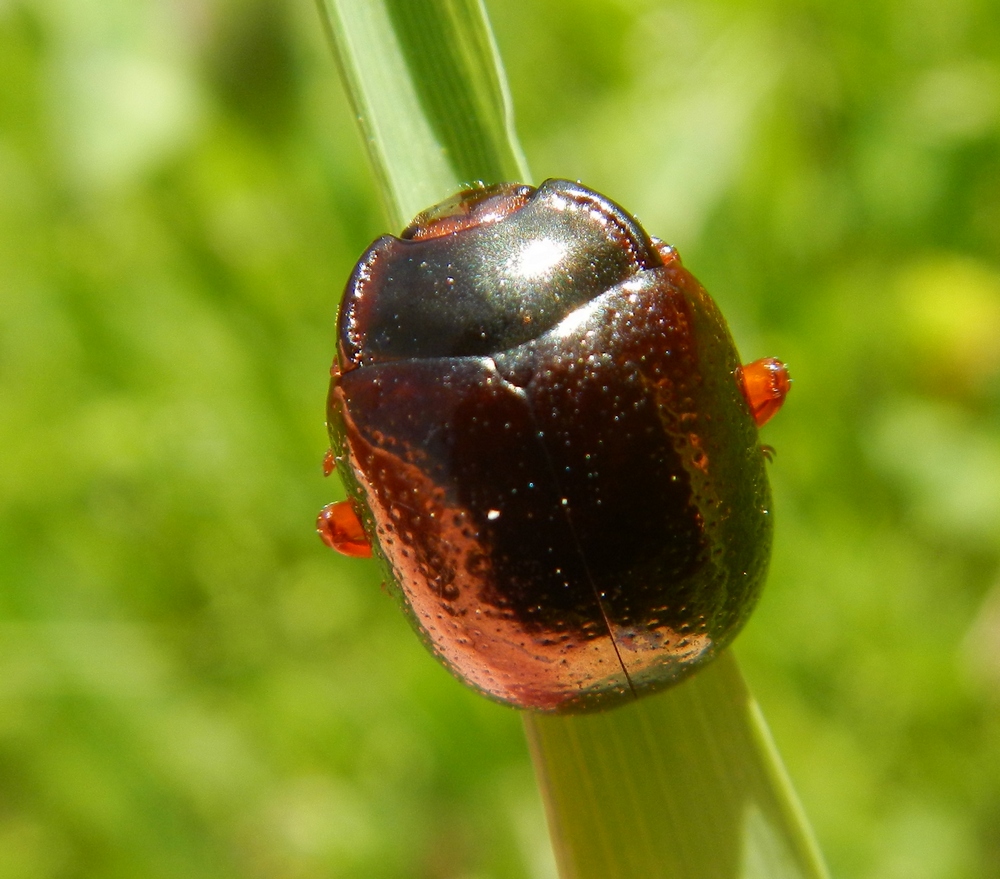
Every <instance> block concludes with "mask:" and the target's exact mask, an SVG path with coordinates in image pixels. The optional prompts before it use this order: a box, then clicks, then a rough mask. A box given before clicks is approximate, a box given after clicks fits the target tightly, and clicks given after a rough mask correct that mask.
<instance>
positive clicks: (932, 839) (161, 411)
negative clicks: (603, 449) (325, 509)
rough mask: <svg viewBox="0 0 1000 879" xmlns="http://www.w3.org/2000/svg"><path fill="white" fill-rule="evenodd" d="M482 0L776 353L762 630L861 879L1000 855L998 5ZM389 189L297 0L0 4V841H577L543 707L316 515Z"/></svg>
mask: <svg viewBox="0 0 1000 879" xmlns="http://www.w3.org/2000/svg"><path fill="white" fill-rule="evenodd" d="M488 6H489V9H490V13H491V15H492V17H493V20H494V25H495V28H496V32H497V39H498V42H499V45H500V48H501V51H502V53H503V55H504V57H505V61H506V64H507V68H508V73H509V76H510V80H511V88H512V91H513V94H514V99H515V103H516V108H517V116H518V121H519V128H520V132H521V135H522V139H523V143H524V147H525V151H526V153H527V155H528V158H529V161H530V163H531V165H532V167H533V169H534V172H535V174H536V178H537V179H538V180H540V179H542V178H543V177H545V176H550V175H558V176H565V177H573V178H579V179H582V180H583V181H585V182H587V183H588V184H589V185H591V186H594V187H595V188H598V189H600V190H602V191H605V192H607V193H608V194H610V195H611V196H612V197H614V198H616V199H617V200H619V201H621V202H622V203H624V204H625V205H627V206H628V207H629V208H630V209H632V210H633V211H635V212H636V213H637V214H638V215H639V217H640V218H641V219H642V221H643V222H644V224H645V225H646V226H647V228H648V229H649V230H650V231H651V232H652V233H654V234H656V235H659V236H661V237H663V238H665V239H667V240H669V241H671V242H672V243H674V244H676V245H677V246H678V247H679V249H680V250H681V253H682V254H683V255H684V258H685V262H686V263H687V264H688V265H689V266H690V267H691V268H692V269H693V270H694V271H695V273H696V274H697V275H698V276H699V277H700V278H701V279H702V281H703V282H704V283H705V284H706V286H707V287H708V288H709V289H710V290H711V291H713V293H714V294H715V296H716V298H717V299H718V301H719V302H720V304H721V305H722V307H723V310H724V311H725V312H726V313H727V315H728V316H729V318H730V321H731V324H732V327H733V331H734V334H735V336H736V338H737V340H738V342H739V344H740V347H741V350H742V352H743V354H744V358H745V359H747V360H750V359H753V358H756V357H759V356H764V355H778V356H780V357H782V358H784V359H785V360H786V361H788V362H789V363H790V364H791V368H792V370H793V374H794V376H795V380H796V384H795V387H794V391H793V394H792V395H791V397H790V398H789V401H788V404H787V406H786V408H785V410H784V411H783V412H782V413H781V415H780V417H779V418H777V419H776V420H775V421H774V422H773V423H772V424H771V425H769V426H768V427H767V428H766V430H765V432H764V441H765V442H768V443H770V444H772V445H773V446H775V447H776V449H777V458H776V460H775V462H774V464H773V466H772V467H771V473H772V476H773V480H774V486H775V494H776V501H775V508H776V511H777V529H778V534H777V545H776V550H775V558H774V563H773V571H772V576H771V579H770V584H769V587H768V590H767V592H766V594H765V596H764V598H763V601H762V603H761V605H760V608H759V610H758V612H757V614H756V616H755V617H754V619H753V620H752V621H751V623H750V624H749V626H748V627H747V629H746V631H745V632H744V634H743V635H742V636H741V637H740V639H739V641H738V644H737V652H738V653H739V655H740V657H741V659H742V663H743V666H744V669H745V672H746V675H747V677H748V678H749V680H750V682H751V685H752V687H753V689H754V691H755V692H756V694H757V696H758V698H759V700H760V702H761V703H762V705H763V708H764V710H765V713H766V714H767V716H768V718H769V719H770V722H771V725H772V727H773V731H774V734H775V738H776V739H777V742H778V744H779V747H780V748H781V750H782V752H783V754H784V756H785V758H786V761H787V763H788V766H789V769H790V772H791V775H792V776H793V778H794V780H795V782H796V785H797V787H798V790H799V792H800V794H801V797H802V799H803V801H804V803H805V806H806V808H807V811H808V812H809V814H810V815H811V817H812V819H813V821H814V824H815V827H816V830H817V833H818V836H819V839H820V842H821V844H822V846H823V848H824V850H825V852H826V855H827V857H828V859H829V862H830V865H831V867H832V869H833V872H834V874H835V876H836V877H838V879H924V877H926V879H958V877H975V879H985V877H996V876H1000V585H998V583H1000V577H998V562H1000V149H998V148H1000V12H998V10H997V7H996V5H995V4H994V3H993V2H991V0H952V2H949V3H948V4H946V5H942V4H940V3H933V2H930V0H880V2H873V3H864V2H843V0H786V2H783V3H775V2H768V0H729V2H726V0H699V2H694V0H685V2H665V0H664V2H654V0H628V2H625V0H572V2H568V0H532V2H531V3H523V2H519V0H489V2H488ZM373 192H374V190H373V185H372V178H371V175H370V173H369V171H368V169H367V167H366V164H365V161H364V157H363V155H362V153H361V150H360V146H359V138H358V136H357V133H356V131H355V129H354V127H353V120H352V116H351V113H350V111H349V109H348V107H347V105H346V103H345V100H344V97H343V94H342V92H341V90H340V86H339V83H338V82H337V79H336V74H335V68H334V65H333V62H332V60H331V57H330V54H329V51H328V49H327V47H326V46H325V44H324V41H323V38H322V33H321V28H320V23H319V18H318V15H317V14H316V11H315V9H314V8H313V7H312V5H311V4H310V3H309V2H306V0H300V2H295V3H293V2H290V0H243V2H238V0H199V2H195V0H0V877H3V879H8V877H10V879H13V877H17V879H29V877H30V879H43V877H45V879H48V877H67V879H68V877H87V879H105V877H107V879H110V877H129V879H139V877H165V879H166V877H171V879H172V877H177V876H184V877H189V879H194V877H213V879H220V877H222V879H225V877H240V879H244V877H248V879H249V877H269V879H283V877H288V879H292V877H295V879H299V877H302V879H306V877H367V879H379V877H387V879H388V877H417V879H480V877H483V879H485V877H532V879H549V877H551V876H552V875H553V873H552V869H553V868H552V862H551V858H550V856H549V855H548V854H547V853H546V837H545V830H544V819H543V815H542V810H541V806H540V803H539V800H538V795H537V792H536V791H535V789H534V781H533V777H532V773H531V768H530V765H529V763H528V757H527V753H526V750H525V745H524V742H523V737H522V732H521V726H520V722H519V719H518V716H517V715H516V714H515V713H514V712H512V711H509V710H507V709H504V708H502V707H499V706H496V705H493V704H490V703H487V702H486V701H484V700H482V699H480V698H478V697H476V696H475V695H473V694H472V693H469V692H467V691H466V690H464V689H463V688H462V687H461V686H460V685H459V684H457V683H455V682H454V681H453V680H452V679H451V678H450V677H449V676H448V675H447V674H446V673H445V672H444V671H442V670H441V669H440V668H439V667H438V666H437V665H436V663H434V662H433V661H432V660H431V659H430V658H429V657H428V656H427V655H426V654H425V653H424V652H423V649H422V648H421V647H420V646H419V644H418V643H417V641H416V639H415V638H414V637H413V636H412V634H411V633H410V632H409V630H408V629H407V627H406V624H405V622H404V620H403V618H402V616H401V615H399V614H398V612H397V611H396V609H395V608H394V607H393V606H392V604H391V602H390V600H389V599H388V598H387V597H386V595H385V594H384V593H383V592H382V591H381V590H380V589H379V577H378V574H377V572H376V571H375V569H374V567H373V566H372V565H370V564H368V563H364V562H350V561H346V560H342V559H340V558H337V557H335V556H334V555H333V554H332V553H330V552H329V551H327V550H325V549H324V548H323V547H322V546H321V544H320V543H319V541H318V540H317V538H316V536H315V534H314V533H313V521H314V517H315V514H316V512H317V511H318V510H319V508H320V506H321V505H322V504H323V503H325V502H327V501H329V500H332V499H334V498H336V497H338V496H340V495H341V491H340V487H339V486H337V485H335V484H333V481H324V480H323V478H322V475H321V470H320V461H321V458H322V455H323V452H324V450H325V448H326V444H325V437H324V428H323V408H324V398H325V392H326V383H327V370H328V367H329V363H330V360H331V358H332V353H333V324H334V314H335V308H336V304H337V300H338V297H339V295H340V291H341V289H342V285H343V282H344V280H345V278H346V276H347V274H348V272H349V270H350V268H351V266H352V264H353V262H354V260H355V258H356V257H357V256H358V255H359V254H360V252H361V251H362V250H363V249H364V247H365V246H366V245H367V243H368V242H369V240H371V239H372V238H374V237H375V236H376V235H378V234H381V233H382V232H383V231H386V227H385V221H384V219H383V215H382V213H381V208H380V205H379V203H378V200H377V198H376V197H375V195H374V194H373Z"/></svg>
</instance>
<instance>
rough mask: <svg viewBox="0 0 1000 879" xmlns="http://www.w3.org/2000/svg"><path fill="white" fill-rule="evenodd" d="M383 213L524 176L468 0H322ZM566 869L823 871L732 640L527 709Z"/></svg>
mask: <svg viewBox="0 0 1000 879" xmlns="http://www.w3.org/2000/svg"><path fill="white" fill-rule="evenodd" d="M319 6H320V9H321V11H322V13H323V14H324V19H325V21H326V23H327V26H328V30H329V34H330V38H331V41H332V43H333V46H334V50H335V53H336V56H337V59H338V63H339V65H340V69H341V73H342V75H343V78H344V83H345V85H346V87H347V90H348V92H349V94H350V97H351V101H352V103H353V105H354V108H355V111H356V113H357V117H358V122H359V125H360V127H361V131H362V134H363V136H364V138H365V144H366V146H367V148H368V152H369V156H370V158H371V161H372V167H373V168H374V169H375V173H376V175H377V177H378V180H379V184H380V187H381V191H382V194H383V197H384V198H385V201H386V204H387V207H388V211H389V215H390V219H391V221H392V223H393V224H394V226H395V227H396V229H397V230H398V229H400V228H402V227H403V226H404V225H405V224H406V223H407V222H408V221H409V220H410V219H411V218H412V217H413V216H414V215H415V214H417V213H419V212H420V211H421V210H423V209H424V208H426V207H428V206H430V205H432V204H435V203H437V202H439V201H441V200H443V199H444V198H446V197H448V196H450V195H452V194H453V193H454V192H456V191H458V190H459V189H461V188H463V187H464V186H466V185H468V184H469V183H472V182H474V181H476V180H482V181H484V182H499V181H502V180H523V181H527V180H529V179H530V178H529V176H528V172H527V168H526V166H525V162H524V159H523V155H522V153H521V149H520V147H519V146H518V144H517V139H516V136H515V133H514V128H513V124H512V112H511V104H510V97H509V94H508V92H507V87H506V81H505V79H504V74H503V70H502V68H501V65H500V59H499V56H498V54H497V51H496V46H495V44H494V41H493V37H492V33H491V32H490V29H489V24H488V22H487V19H486V13H485V10H484V8H483V5H482V3H481V2H480V0H420V2H414V0H366V2H361V0H319ZM524 724H525V729H526V731H527V735H528V740H529V743H530V747H531V754H532V757H533V759H534V763H535V769H536V772H537V774H538V778H539V782H540V784H541V788H542V793H543V796H544V798H545V802H546V808H547V811H548V817H549V826H550V830H551V832H552V836H553V845H554V847H555V851H556V857H557V860H558V863H559V866H560V871H561V874H562V875H563V877H565V879H570V877H572V879H589V877H594V879H597V877H600V879H613V877H630V879H631V877H638V876H642V877H660V876H669V877H686V879H709V877H712V879H735V877H743V879H756V877H760V879H822V877H825V876H826V872H825V869H824V867H823V864H822V859H821V857H820V855H819V853H818V850H817V848H816V845H815V842H814V841H813V838H812V834H811V832H810V830H809V827H808V824H807V822H806V820H805V818H804V816H803V813H802V811H801V809H800V808H799V806H798V803H797V801H796V798H795V795H794V792H793V790H792V788H791V785H790V784H789V782H788V778H787V776H786V775H785V771H784V769H783V767H782V765H781V760H780V758H779V757H778V754H777V752H776V751H775V749H774V745H773V743H772V742H771V738H770V734H769V733H768V731H767V726H766V724H765V723H764V719H763V717H762V716H761V714H760V711H759V709H758V708H757V705H756V703H755V702H754V701H753V699H752V698H751V697H750V694H749V692H748V691H747V689H746V685H745V684H744V683H743V679H742V677H741V676H740V673H739V670H738V668H737V666H736V662H735V660H734V659H733V657H732V655H731V654H730V653H725V654H723V655H722V656H721V657H719V658H718V659H717V660H716V662H715V663H714V665H712V666H710V667H708V668H707V669H705V670H703V671H701V672H699V673H698V674H696V675H695V676H694V677H692V678H691V679H689V680H687V681H686V682H684V683H683V684H681V685H679V686H677V687H675V688H673V689H672V690H668V691H666V692H664V693H661V694H659V695H656V696H653V697H649V698H646V699H644V700H641V701H639V702H637V703H636V704H634V705H632V706H628V707H625V708H621V709H618V710H616V711H612V712H607V713H599V714H590V715H570V716H551V715H531V714H525V715H524Z"/></svg>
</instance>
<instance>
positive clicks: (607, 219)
mask: <svg viewBox="0 0 1000 879" xmlns="http://www.w3.org/2000/svg"><path fill="white" fill-rule="evenodd" d="M739 366H740V362H739V358H738V356H737V353H736V349H735V347H734V345H733V342H732V340H731V338H730V336H729V333H728V330H727V328H726V325H725V322H724V320H723V319H722V316H721V315H720V314H719V311H718V309H717V308H716V306H715V304H714V303H713V302H712V300H711V299H710V297H709V296H708V294H707V293H705V291H704V290H703V289H702V288H701V286H700V285H699V284H698V282H697V281H696V280H695V279H694V278H693V277H692V275H691V274H690V273H688V272H687V271H686V270H685V269H684V268H683V266H682V265H681V263H680V260H679V259H678V258H677V257H676V254H675V253H674V252H673V251H672V250H671V249H670V248H669V247H666V246H665V245H662V244H660V243H659V242H654V241H652V240H651V239H650V238H649V237H648V236H647V235H646V233H645V232H644V231H643V230H642V229H641V227H640V226H639V225H638V224H637V223H636V221H635V220H634V219H633V218H632V217H630V216H629V215H628V214H626V213H625V212H624V211H623V210H622V209H621V208H619V207H618V206H617V205H615V204H614V203H613V202H611V201H609V200H608V199H606V198H604V197H603V196H601V195H599V194H597V193H595V192H593V191H592V190H589V189H586V188H585V187H583V186H580V185H578V184H575V183H570V182H568V181H562V180H550V181H547V182H546V183H544V184H543V185H542V186H541V187H539V188H538V189H537V190H535V189H532V188H531V187H526V186H523V185H513V184H510V185H503V186H499V187H492V188H488V189H479V190H472V191H470V192H466V193H461V194H459V196H457V197H456V198H455V199H452V200H450V201H449V202H446V203H444V204H443V205H441V206H438V207H437V208H434V209H432V210H431V211H429V212H427V213H425V214H423V215H421V217H418V218H417V220H415V221H414V223H413V224H411V226H410V227H408V229H407V230H406V231H405V232H404V237H403V238H394V237H391V236H386V237H384V238H381V239H379V240H378V241H376V242H375V243H374V244H373V245H372V246H371V248H370V249H369V251H368V252H367V253H366V254H365V256H364V257H362V259H361V261H360V262H359V264H358V267H357V268H356V269H355V272H354V274H353V276H352V278H351V280H350V282H349V284H348V287H347V291H346V293H345V296H344V301H343V304H342V306H341V314H340V322H339V327H338V355H337V363H336V364H335V369H334V370H333V380H332V382H331V388H330V396H329V406H328V417H329V426H330V435H331V440H332V444H333V449H334V453H335V459H336V464H337V469H338V471H339V472H340V474H341V476H342V477H343V479H344V481H345V483H346V485H347V488H348V492H349V494H350V496H351V498H352V499H353V502H354V503H355V505H356V506H357V507H358V508H360V509H361V510H362V511H363V515H362V519H363V523H364V526H365V531H366V533H367V534H368V536H369V538H370V539H371V540H372V543H373V548H374V551H375V554H376V556H377V557H378V558H379V559H380V560H381V561H382V563H383V566H384V570H385V574H386V579H387V583H388V585H389V588H390V590H391V591H393V592H394V594H395V595H396V596H397V598H398V599H399V600H400V603H401V604H402V606H403V608H404V610H405V611H406V613H407V614H408V616H409V617H410V619H411V621H412V622H413V624H414V626H415V628H416V629H417V631H418V632H419V633H420V635H421V637H422V638H423V639H424V641H425V642H426V644H427V645H428V646H429V647H430V649H431V650H432V651H433V652H434V653H435V654H436V655H437V656H438V657H439V658H440V659H441V660H442V661H443V662H444V663H445V665H446V666H447V667H448V668H449V669H450V670H451V671H452V672H453V673H454V674H455V675H456V676H458V677H459V678H460V679H462V680H464V681H465V682H466V683H468V684H470V685H472V686H473V687H475V688H477V689H478V690H480V691H482V692H483V693H485V694H487V695H488V696H491V697H493V698H495V699H498V700H501V701H504V702H508V703H511V704H514V705H517V706H519V707H524V708H531V709H535V710H551V711H567V710H587V709H591V708H595V707H606V706H610V705H614V704H617V703H620V702H623V701H627V700H629V699H632V698H634V697H635V696H636V695H638V694H641V693H644V692H649V691H653V690H657V689H661V688H663V687H665V686H668V685H670V684H671V683H673V682H675V681H676V680H678V679H679V678H681V677H683V676H684V675H686V674H688V673H689V672H691V671H692V670H693V669H694V668H696V667H697V666H698V665H700V664H702V663H704V662H706V661H708V660H709V659H710V658H711V657H712V656H713V655H715V654H716V653H717V652H718V651H719V649H720V648H722V647H723V646H725V645H726V644H727V643H728V642H729V641H730V640H731V639H732V638H733V637H734V635H735V634H736V632H737V631H738V630H739V628H740V627H741V626H742V625H743V623H744V622H745V620H746V618H747V616H748V614H749V613H750V610H751V609H752V607H753V605H754V603H755V601H756V599H757V596H758V594H759V591H760V588H761V585H762V583H763V580H764V575H765V571H766V567H767V561H768V557H769V552H770V543H771V516H770V492H769V488H768V483H767V477H766V473H765V471H764V457H763V455H762V454H761V453H760V448H759V444H758V438H757V426H756V424H755V422H754V418H753V416H752V413H751V411H750V407H749V406H748V403H747V401H746V399H745V398H744V395H743V391H742V390H741V385H740V383H739V381H738V380H737V371H738V369H739Z"/></svg>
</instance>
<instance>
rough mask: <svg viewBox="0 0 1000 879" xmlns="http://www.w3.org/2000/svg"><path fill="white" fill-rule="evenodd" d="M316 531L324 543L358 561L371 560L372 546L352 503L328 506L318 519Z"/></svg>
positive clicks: (343, 502)
mask: <svg viewBox="0 0 1000 879" xmlns="http://www.w3.org/2000/svg"><path fill="white" fill-rule="evenodd" d="M316 531H317V532H318V533H319V536H320V537H321V538H323V543H325V544H326V545H327V546H329V547H330V549H335V550H337V552H339V553H341V554H343V555H346V556H350V557H351V558H356V559H370V558H371V556H372V546H371V544H370V543H369V542H368V538H367V537H366V536H365V530H364V528H362V527H361V520H360V519H359V518H358V514H357V513H355V512H354V507H353V505H352V504H351V502H350V501H337V502H336V503H334V504H327V505H326V506H325V507H323V509H322V510H320V513H319V517H318V518H317V519H316Z"/></svg>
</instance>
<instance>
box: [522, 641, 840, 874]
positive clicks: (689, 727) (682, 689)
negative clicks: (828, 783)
mask: <svg viewBox="0 0 1000 879" xmlns="http://www.w3.org/2000/svg"><path fill="white" fill-rule="evenodd" d="M525 727H526V729H527V731H528V741H529V744H530V747H531V752H532V756H533V758H534V761H535V766H536V769H537V771H538V775H539V780H540V782H541V785H542V792H543V795H544V798H545V801H546V808H547V810H548V815H549V824H550V828H551V830H552V838H553V843H554V845H555V848H556V858H557V860H558V862H559V866H560V873H561V875H562V876H563V877H566V879H589V877H595V879H596V877H601V879H614V877H619V876H621V877H626V876H628V877H634V876H669V877H671V879H703V877H719V879H729V877H741V879H758V877H759V879H820V877H824V876H825V875H826V873H825V870H824V868H823V865H822V859H821V858H820V856H819V851H818V849H817V847H816V845H815V842H814V841H813V838H812V834H811V832H810V830H809V827H808V824H807V822H806V820H805V817H804V815H803V813H802V811H801V809H800V808H799V806H798V802H797V800H796V797H795V795H794V792H793V790H792V788H791V785H790V784H789V781H788V778H787V776H786V775H785V772H784V769H783V767H782V765H781V760H780V758H779V757H778V754H777V752H776V751H775V749H774V745H773V743H772V741H771V737H770V734H769V733H768V730H767V725H766V724H765V722H764V718H763V716H762V715H761V714H760V711H759V709H758V708H757V705H756V703H755V702H754V701H753V699H752V697H751V696H750V693H749V691H748V690H747V688H746V685H745V684H744V682H743V678H742V676H741V675H740V672H739V669H738V668H737V665H736V660H735V659H734V658H733V655H732V653H731V652H728V651H727V652H726V653H724V654H723V655H722V656H720V657H719V658H718V659H717V660H716V661H715V663H714V664H713V665H711V666H709V667H708V668H706V669H704V670H702V671H700V672H699V673H698V674H697V675H695V676H694V677H693V678H691V679H689V680H688V681H686V682H685V683H683V684H681V685H679V686H677V687H675V688H673V689H672V690H668V691H667V692H665V693H662V694H660V695H658V696H654V697H652V698H647V699H643V700H640V701H639V702H636V703H635V704H634V705H631V706H628V707H626V708H621V709H618V710H616V711H612V712H607V713H603V714H590V715H583V716H556V715H552V716H547V715H534V716H526V719H525Z"/></svg>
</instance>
